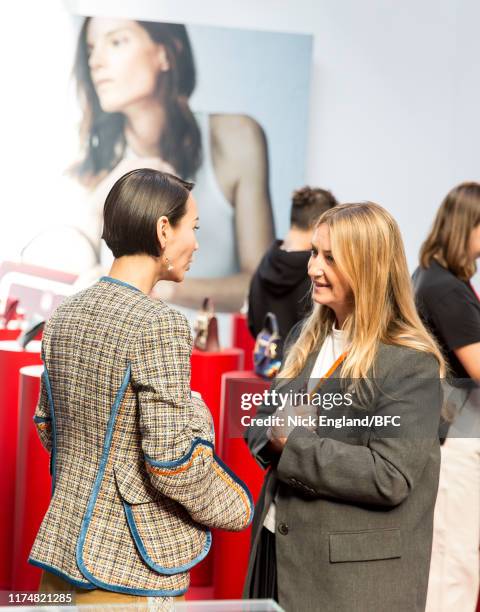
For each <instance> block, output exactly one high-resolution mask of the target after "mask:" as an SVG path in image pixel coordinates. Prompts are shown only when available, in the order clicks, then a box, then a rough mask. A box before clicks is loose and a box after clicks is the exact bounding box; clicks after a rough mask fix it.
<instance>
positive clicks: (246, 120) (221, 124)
mask: <svg viewBox="0 0 480 612" xmlns="http://www.w3.org/2000/svg"><path fill="white" fill-rule="evenodd" d="M209 117H210V131H211V134H212V139H213V140H214V141H215V142H217V143H219V144H220V145H222V144H224V145H228V144H229V143H231V142H233V143H235V144H236V145H237V146H236V147H235V149H236V150H237V151H238V152H242V151H243V152H245V147H247V149H248V150H251V149H252V148H254V147H258V146H259V144H262V145H263V144H264V143H265V132H264V131H263V128H262V126H261V125H260V124H259V123H258V121H257V120H256V119H254V118H253V117H250V115H241V114H214V115H210V116H209Z"/></svg>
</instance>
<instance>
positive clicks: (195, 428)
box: [131, 309, 253, 531]
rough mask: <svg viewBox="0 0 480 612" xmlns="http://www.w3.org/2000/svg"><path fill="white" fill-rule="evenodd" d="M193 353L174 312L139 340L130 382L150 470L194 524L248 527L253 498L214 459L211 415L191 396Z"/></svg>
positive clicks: (183, 324) (186, 330)
mask: <svg viewBox="0 0 480 612" xmlns="http://www.w3.org/2000/svg"><path fill="white" fill-rule="evenodd" d="M191 349H192V338H191V333H190V328H189V326H188V323H187V320H186V319H185V317H184V316H183V315H182V314H180V313H179V312H177V311H174V310H172V309H165V310H164V311H163V313H161V314H160V315H159V317H158V318H157V319H155V320H154V321H153V322H151V323H150V324H149V327H148V328H147V329H145V327H143V329H142V330H141V332H140V333H139V334H138V336H137V339H136V342H135V349H134V354H133V356H132V361H131V383H132V387H133V389H134V390H135V392H136V394H137V398H138V404H139V419H140V433H141V444H142V450H143V454H144V458H145V466H146V469H147V472H148V475H149V477H150V480H151V483H152V485H153V486H154V488H155V489H156V490H157V491H159V492H160V493H161V494H162V495H165V496H166V497H169V498H171V499H173V500H175V501H177V502H178V503H180V504H182V506H184V507H185V509H186V510H187V511H188V513H189V514H190V516H191V517H192V518H193V519H194V520H195V521H196V522H198V523H201V524H203V525H205V526H207V527H215V528H220V529H228V530H231V531H238V530H241V529H243V528H245V527H247V526H248V525H249V524H250V521H251V519H252V515H253V502H252V498H251V495H250V492H249V491H248V489H247V487H246V486H245V484H244V483H243V482H242V481H241V480H240V479H239V478H237V476H236V475H235V474H234V473H233V472H232V471H231V470H230V469H229V468H228V467H227V466H226V465H225V464H223V463H222V461H221V460H220V459H219V458H218V457H217V456H216V455H215V452H214V436H213V429H212V419H211V415H210V412H209V410H208V408H207V407H206V406H205V404H204V403H203V401H202V400H201V399H200V398H197V397H193V398H192V394H191V391H190V354H191Z"/></svg>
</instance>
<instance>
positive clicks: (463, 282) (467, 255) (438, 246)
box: [413, 182, 480, 612]
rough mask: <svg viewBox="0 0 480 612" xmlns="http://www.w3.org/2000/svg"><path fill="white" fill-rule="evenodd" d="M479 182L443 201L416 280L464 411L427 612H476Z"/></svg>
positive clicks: (451, 457) (436, 540) (446, 470)
mask: <svg viewBox="0 0 480 612" xmlns="http://www.w3.org/2000/svg"><path fill="white" fill-rule="evenodd" d="M479 257H480V184H479V183H473V182H470V183H462V184H460V185H457V186H456V187H454V188H453V189H452V190H451V191H450V192H449V193H448V194H447V196H446V197H445V199H444V200H443V202H442V204H441V206H440V209H439V210H438V213H437V216H436V218H435V221H434V223H433V227H432V229H431V231H430V234H429V235H428V237H427V239H426V240H425V242H424V243H423V245H422V248H421V251H420V266H419V267H418V268H417V270H416V271H415V273H414V275H413V280H414V284H415V292H416V301H417V307H418V310H419V312H420V314H421V316H422V318H423V320H424V321H425V324H426V325H427V327H428V328H429V329H430V331H431V332H432V334H434V335H435V337H436V338H437V340H438V343H439V345H440V346H441V348H442V349H443V352H444V354H445V357H446V359H447V363H448V366H449V370H450V384H451V385H452V386H453V387H454V389H455V393H456V395H457V398H459V400H461V401H456V405H457V407H458V409H457V412H456V414H452V415H451V419H452V420H453V422H452V424H451V425H450V429H449V433H448V436H447V439H446V441H445V444H444V445H443V446H442V464H441V471H440V485H439V491H438V499H437V504H436V507H435V521H434V537H433V549H432V562H431V567H430V579H429V585H428V598H427V610H428V611H429V612H442V611H443V610H445V611H447V610H462V611H463V610H465V611H466V612H467V611H471V612H473V610H474V609H475V606H476V602H477V598H478V589H479V571H480V554H479V553H480V389H479V387H478V385H479V383H480V300H479V297H478V295H477V294H476V292H475V290H474V288H473V286H472V284H471V282H470V280H471V278H472V277H473V275H474V274H475V272H476V260H477V259H478V258H479Z"/></svg>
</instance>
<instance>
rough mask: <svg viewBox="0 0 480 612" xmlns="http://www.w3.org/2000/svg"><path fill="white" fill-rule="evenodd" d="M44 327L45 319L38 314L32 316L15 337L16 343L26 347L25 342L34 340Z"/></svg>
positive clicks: (23, 347)
mask: <svg viewBox="0 0 480 612" xmlns="http://www.w3.org/2000/svg"><path fill="white" fill-rule="evenodd" d="M44 327H45V321H44V320H43V319H42V318H41V317H38V316H35V317H33V318H32V319H30V321H28V323H27V327H26V328H25V329H24V330H23V332H22V333H21V334H20V336H18V338H17V344H19V345H20V346H21V348H22V349H24V350H25V349H26V348H27V344H29V343H30V342H31V341H32V340H35V338H36V337H37V336H39V335H40V332H42V331H43V328H44Z"/></svg>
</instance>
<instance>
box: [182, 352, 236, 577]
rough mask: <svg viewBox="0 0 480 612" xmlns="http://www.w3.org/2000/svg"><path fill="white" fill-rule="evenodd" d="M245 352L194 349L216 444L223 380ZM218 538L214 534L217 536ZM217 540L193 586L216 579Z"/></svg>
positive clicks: (196, 385)
mask: <svg viewBox="0 0 480 612" xmlns="http://www.w3.org/2000/svg"><path fill="white" fill-rule="evenodd" d="M243 360H244V353H243V351H242V350H241V349H237V348H233V349H223V350H221V351H216V352H212V353H207V352H205V351H198V350H196V349H194V350H193V352H192V357H191V365H192V377H191V388H192V390H193V391H198V392H199V393H201V395H202V398H203V400H204V402H205V403H206V404H207V406H208V407H209V408H210V411H211V413H212V417H213V424H214V427H215V446H216V448H217V449H218V447H219V444H220V437H221V436H220V404H221V381H222V375H223V374H224V373H225V372H231V371H232V370H238V369H239V368H243ZM214 539H215V538H214ZM213 548H214V544H212V550H211V551H210V554H209V555H208V556H207V558H206V559H204V560H203V561H202V562H201V563H199V564H198V565H196V566H195V567H194V568H193V570H192V572H191V574H190V576H191V580H190V582H191V585H192V586H194V587H198V586H208V585H211V584H212V582H213V560H212V554H213Z"/></svg>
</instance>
